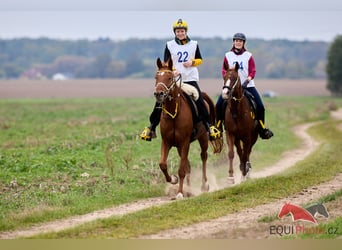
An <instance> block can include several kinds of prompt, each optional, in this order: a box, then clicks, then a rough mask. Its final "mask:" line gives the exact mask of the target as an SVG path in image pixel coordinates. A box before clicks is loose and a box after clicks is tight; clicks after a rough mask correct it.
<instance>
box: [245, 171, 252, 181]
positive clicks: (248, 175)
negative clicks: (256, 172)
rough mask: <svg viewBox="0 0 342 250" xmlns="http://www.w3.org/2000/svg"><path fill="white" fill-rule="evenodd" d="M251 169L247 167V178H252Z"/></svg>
mask: <svg viewBox="0 0 342 250" xmlns="http://www.w3.org/2000/svg"><path fill="white" fill-rule="evenodd" d="M251 170H252V169H250V168H248V169H247V173H246V179H249V178H251Z"/></svg>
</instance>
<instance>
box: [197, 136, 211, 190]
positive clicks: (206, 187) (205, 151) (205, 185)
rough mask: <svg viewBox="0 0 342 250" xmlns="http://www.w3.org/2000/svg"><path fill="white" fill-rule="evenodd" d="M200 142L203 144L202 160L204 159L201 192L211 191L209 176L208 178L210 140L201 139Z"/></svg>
mask: <svg viewBox="0 0 342 250" xmlns="http://www.w3.org/2000/svg"><path fill="white" fill-rule="evenodd" d="M206 140H207V139H206ZM199 143H200V146H201V160H202V185H201V192H208V191H209V184H208V178H207V160H208V141H201V140H199Z"/></svg>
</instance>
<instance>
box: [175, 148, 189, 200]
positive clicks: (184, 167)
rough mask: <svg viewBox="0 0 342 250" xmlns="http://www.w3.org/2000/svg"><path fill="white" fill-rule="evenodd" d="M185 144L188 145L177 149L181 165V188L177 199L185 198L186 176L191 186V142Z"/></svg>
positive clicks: (179, 173)
mask: <svg viewBox="0 0 342 250" xmlns="http://www.w3.org/2000/svg"><path fill="white" fill-rule="evenodd" d="M185 144H186V145H183V146H180V147H178V148H177V150H178V154H179V156H180V163H179V168H178V177H179V186H178V194H177V196H176V199H183V198H184V191H183V185H184V178H185V176H187V180H188V184H190V162H189V159H188V153H189V148H190V142H188V143H185ZM189 188H190V187H189Z"/></svg>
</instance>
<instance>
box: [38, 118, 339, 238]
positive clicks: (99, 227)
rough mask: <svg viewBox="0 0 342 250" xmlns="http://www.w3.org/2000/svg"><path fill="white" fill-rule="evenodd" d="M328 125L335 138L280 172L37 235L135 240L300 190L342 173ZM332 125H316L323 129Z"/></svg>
mask: <svg viewBox="0 0 342 250" xmlns="http://www.w3.org/2000/svg"><path fill="white" fill-rule="evenodd" d="M327 124H330V125H329V130H330V131H332V132H335V133H336V134H335V136H334V137H333V138H331V137H329V136H328V135H327V134H328V133H326V135H327V137H326V139H325V141H324V142H323V145H322V146H321V147H320V149H319V150H317V152H315V154H314V155H313V156H311V157H310V158H309V159H306V160H304V161H302V162H300V163H298V164H297V165H296V166H295V167H294V168H291V169H290V170H288V171H285V172H284V173H282V174H280V175H276V176H272V177H268V178H261V179H254V180H250V181H248V182H246V183H243V184H241V185H238V186H234V187H232V188H229V189H223V190H220V191H216V192H213V193H206V194H202V195H200V196H198V197H194V198H191V199H186V200H182V201H177V202H174V203H170V204H167V205H164V206H161V207H153V208H149V209H144V210H142V211H139V212H136V213H133V214H128V215H126V216H123V217H113V218H109V219H104V220H99V221H95V222H92V223H88V224H84V225H82V226H79V227H76V228H74V229H68V230H65V231H62V232H58V233H48V234H44V235H38V236H36V238H134V237H137V236H139V235H142V234H152V233H156V232H158V231H160V230H165V229H169V228H173V227H180V226H185V225H190V224H193V223H196V222H200V221H206V220H209V219H214V218H217V217H220V216H223V215H226V214H228V213H233V212H236V211H239V210H242V209H243V208H246V207H254V206H257V205H260V204H264V203H268V202H271V201H274V200H276V199H278V198H282V197H285V196H288V195H291V194H294V193H297V192H299V191H301V190H302V189H303V188H305V187H308V186H311V185H314V184H317V183H320V182H323V181H327V180H329V179H330V178H331V177H332V176H334V175H335V174H337V173H340V172H342V166H341V165H340V162H341V156H340V155H338V154H337V152H338V148H341V146H342V133H341V132H337V130H336V124H335V123H334V122H328V123H327ZM327 124H321V125H318V126H317V127H318V129H319V130H321V129H322V126H323V127H325V126H327ZM325 131H327V130H325ZM329 133H330V132H329ZM330 134H332V133H330ZM336 135H338V136H336ZM332 155H334V156H333V157H332ZM313 166H320V167H321V170H322V171H312V167H313ZM303 176H305V178H303ZM298 179H300V180H301V181H298ZM337 222H338V221H337ZM34 238H35V237H34Z"/></svg>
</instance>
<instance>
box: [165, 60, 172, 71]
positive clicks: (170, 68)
mask: <svg viewBox="0 0 342 250" xmlns="http://www.w3.org/2000/svg"><path fill="white" fill-rule="evenodd" d="M166 63H167V66H168V68H169V70H172V67H173V62H172V59H171V57H169V58H168V59H167V61H166Z"/></svg>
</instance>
